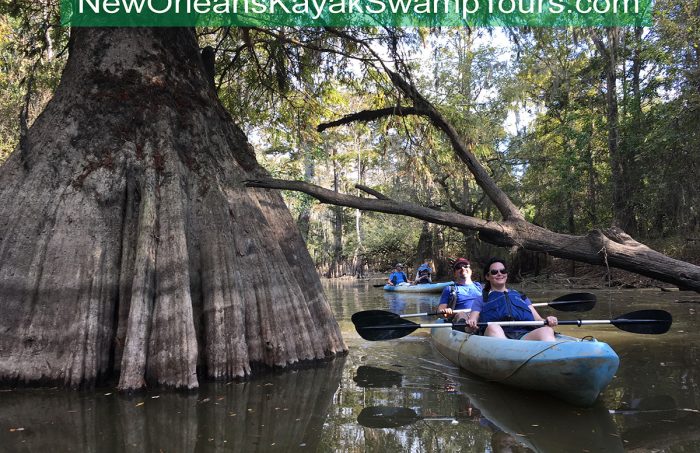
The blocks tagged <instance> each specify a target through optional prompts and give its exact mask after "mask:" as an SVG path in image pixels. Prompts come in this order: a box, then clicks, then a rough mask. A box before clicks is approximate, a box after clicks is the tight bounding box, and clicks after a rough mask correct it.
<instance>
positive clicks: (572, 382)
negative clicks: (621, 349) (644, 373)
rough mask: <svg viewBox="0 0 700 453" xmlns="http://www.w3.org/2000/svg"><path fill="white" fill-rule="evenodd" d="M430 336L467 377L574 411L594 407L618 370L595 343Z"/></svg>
mask: <svg viewBox="0 0 700 453" xmlns="http://www.w3.org/2000/svg"><path fill="white" fill-rule="evenodd" d="M431 335H432V339H433V343H434V344H435V347H436V348H437V349H438V351H440V352H441V353H442V354H443V355H444V356H445V357H447V359H449V360H450V361H451V362H453V363H454V364H456V365H459V366H460V367H461V368H463V369H465V370H467V371H468V372H470V373H473V374H475V375H477V376H481V377H482V378H484V379H487V380H489V381H495V382H500V383H502V384H506V385H510V386H513V387H520V388H525V389H530V390H538V391H543V392H546V393H549V394H551V395H553V396H555V397H557V398H559V399H562V400H564V401H566V402H568V403H571V404H575V405H577V406H590V405H592V404H593V403H594V402H595V400H596V399H597V398H598V395H599V394H600V392H601V391H602V390H603V389H604V388H605V386H607V385H608V384H609V383H610V381H611V380H612V378H613V376H614V375H615V372H616V371H617V368H618V366H619V365H620V358H619V357H618V356H617V354H616V353H615V351H613V350H612V348H611V347H610V346H608V345H607V344H606V343H603V342H600V341H597V340H595V339H590V340H589V339H586V340H581V339H578V338H574V337H569V336H566V335H559V334H557V337H556V338H557V339H556V341H527V340H509V339H502V338H494V337H485V336H481V335H471V334H468V333H464V332H460V331H457V330H452V329H451V328H445V327H439V328H438V327H433V328H432V329H431Z"/></svg>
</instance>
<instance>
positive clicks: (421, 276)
mask: <svg viewBox="0 0 700 453" xmlns="http://www.w3.org/2000/svg"><path fill="white" fill-rule="evenodd" d="M432 273H433V268H432V267H431V266H430V260H426V261H425V262H424V263H423V264H421V265H420V266H418V270H417V272H416V278H415V279H414V280H413V284H414V285H424V284H426V283H432V282H433V279H432Z"/></svg>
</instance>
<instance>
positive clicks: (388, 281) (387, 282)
mask: <svg viewBox="0 0 700 453" xmlns="http://www.w3.org/2000/svg"><path fill="white" fill-rule="evenodd" d="M393 276H394V273H393V272H392V273H391V274H389V278H387V279H386V284H387V285H391V286H394V282H393V281H391V279H392V277H393Z"/></svg>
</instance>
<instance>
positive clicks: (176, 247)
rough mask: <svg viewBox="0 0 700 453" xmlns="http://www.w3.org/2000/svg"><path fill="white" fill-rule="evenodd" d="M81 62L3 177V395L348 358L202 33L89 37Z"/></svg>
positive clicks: (78, 46) (165, 381) (74, 55)
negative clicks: (251, 181) (228, 107)
mask: <svg viewBox="0 0 700 453" xmlns="http://www.w3.org/2000/svg"><path fill="white" fill-rule="evenodd" d="M70 50H71V53H70V58H69V60H68V63H67V65H66V68H65V70H64V74H63V77H62V80H61V84H60V85H59V87H58V89H57V91H56V95H55V97H54V98H53V99H52V100H51V102H50V103H49V104H48V106H47V107H46V110H45V111H44V112H43V113H42V114H41V115H40V116H39V118H38V119H37V120H36V121H35V123H34V125H33V126H32V128H31V129H29V133H28V135H27V140H26V142H27V143H26V145H27V147H26V152H25V159H24V161H22V157H21V155H20V153H19V152H15V153H13V154H12V155H11V156H10V157H9V159H8V160H7V161H6V163H5V164H4V165H3V166H2V167H0V294H2V299H1V300H0V380H1V381H15V382H29V383H41V382H52V383H60V384H65V385H68V386H83V385H89V384H91V383H94V382H95V381H97V380H101V379H103V378H108V377H111V376H114V375H117V376H119V378H120V379H119V388H121V389H137V388H141V387H143V386H144V385H146V384H149V385H167V386H172V387H185V388H194V387H197V386H198V383H199V380H200V379H201V378H206V377H209V378H216V379H231V378H235V377H245V376H248V375H250V374H251V373H252V370H253V367H254V366H255V365H256V364H260V365H264V366H270V367H272V366H275V367H285V366H289V365H292V364H294V363H297V362H300V361H304V360H316V359H323V358H325V357H328V356H330V355H334V354H337V353H342V352H343V351H344V350H345V346H344V343H343V340H342V338H341V335H340V330H339V327H338V325H337V323H336V322H335V320H334V319H333V316H332V314H331V312H330V308H329V306H328V304H327V302H326V301H325V300H324V298H323V291H322V288H321V284H320V281H319V279H318V276H317V275H316V272H315V271H314V267H313V264H312V262H311V259H310V257H309V255H308V253H307V251H306V248H305V246H304V243H303V241H302V239H301V236H300V235H299V233H298V230H297V228H296V226H295V224H294V221H293V220H292V218H291V216H290V214H289V212H288V210H287V209H286V208H285V207H284V203H283V201H282V199H281V197H280V196H279V194H277V193H276V192H270V191H266V190H253V191H251V190H246V189H245V187H244V186H243V181H244V180H245V179H247V178H250V177H251V176H256V177H263V176H265V175H266V173H265V172H264V171H263V170H262V169H261V168H260V167H259V166H258V165H257V162H256V161H255V157H254V153H253V150H252V147H251V146H250V145H249V144H248V142H247V140H246V138H245V136H244V135H243V133H242V131H241V130H240V129H239V128H238V127H237V126H235V125H234V124H233V122H232V120H231V118H230V116H229V115H228V113H227V112H226V111H225V110H224V109H223V107H222V106H221V104H220V103H219V102H218V99H217V98H216V93H215V92H214V90H213V89H212V88H211V86H210V85H209V84H208V82H207V79H206V76H205V74H204V70H203V66H202V63H201V60H200V57H199V52H198V49H197V45H196V42H195V38H194V34H193V33H192V31H191V30H189V29H113V28H104V29H87V28H77V29H74V30H73V33H72V36H71V42H70ZM280 314H283V315H280Z"/></svg>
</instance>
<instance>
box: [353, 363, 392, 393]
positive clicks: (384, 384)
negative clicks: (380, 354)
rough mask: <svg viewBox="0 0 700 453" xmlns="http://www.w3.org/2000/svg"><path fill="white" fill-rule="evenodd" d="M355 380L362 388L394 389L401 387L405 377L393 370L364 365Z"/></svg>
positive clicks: (359, 369) (358, 370)
mask: <svg viewBox="0 0 700 453" xmlns="http://www.w3.org/2000/svg"><path fill="white" fill-rule="evenodd" d="M353 380H354V381H355V383H356V384H357V385H358V386H360V387H362V388H392V387H401V384H402V383H403V375H402V374H401V373H399V372H397V371H393V370H385V369H383V368H377V367H373V366H368V365H362V366H360V367H359V368H358V369H357V374H355V377H354V378H353Z"/></svg>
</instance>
